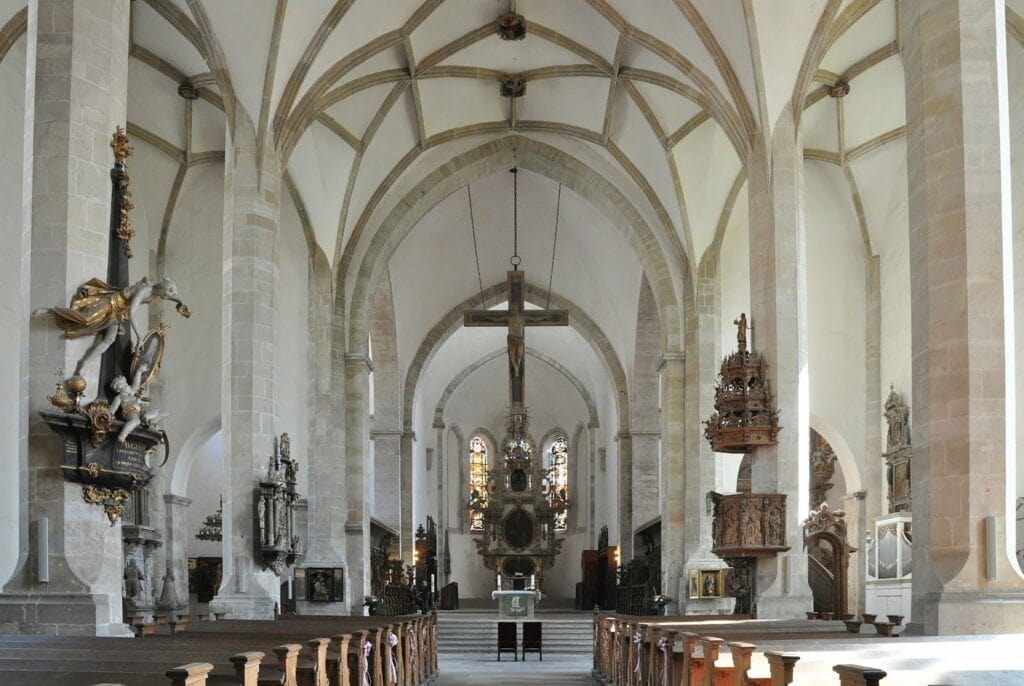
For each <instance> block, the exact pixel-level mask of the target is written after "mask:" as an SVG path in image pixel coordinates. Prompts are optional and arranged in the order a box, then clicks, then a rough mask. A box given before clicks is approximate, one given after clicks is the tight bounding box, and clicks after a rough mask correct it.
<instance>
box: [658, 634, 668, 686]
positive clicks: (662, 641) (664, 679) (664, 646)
mask: <svg viewBox="0 0 1024 686" xmlns="http://www.w3.org/2000/svg"><path fill="white" fill-rule="evenodd" d="M670 647H671V646H670V645H669V640H668V636H662V637H661V638H659V639H658V650H660V651H661V676H660V683H661V684H663V685H664V684H667V683H668V660H669V649H670Z"/></svg>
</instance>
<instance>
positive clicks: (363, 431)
mask: <svg viewBox="0 0 1024 686" xmlns="http://www.w3.org/2000/svg"><path fill="white" fill-rule="evenodd" d="M372 371H373V365H371V364H370V358H368V357H366V356H365V355H356V354H348V355H345V496H346V498H345V507H346V510H347V515H346V517H345V562H346V567H347V569H346V572H347V576H348V589H347V591H346V594H345V595H346V597H347V598H348V603H349V611H350V612H351V613H352V614H362V599H363V596H365V595H368V594H369V592H370V509H369V506H368V505H369V498H368V496H367V490H368V489H369V488H371V487H372V486H371V484H369V483H367V469H366V467H367V464H366V463H367V448H368V444H369V440H370V433H369V424H370V372H372Z"/></svg>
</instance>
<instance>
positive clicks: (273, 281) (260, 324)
mask: <svg viewBox="0 0 1024 686" xmlns="http://www.w3.org/2000/svg"><path fill="white" fill-rule="evenodd" d="M258 147H259V146H258V145H257V140H256V132H255V129H254V127H253V124H252V121H251V119H250V118H249V117H248V115H247V114H246V113H245V111H244V109H242V107H241V106H240V105H239V106H238V107H237V111H236V115H235V126H234V129H233V130H232V128H231V127H228V130H227V141H226V150H225V159H224V253H223V254H224V276H223V294H222V308H223V309H222V312H223V314H222V321H223V334H222V350H221V360H222V373H221V374H222V375H221V392H222V401H221V418H222V420H221V421H222V427H223V429H222V430H223V434H224V484H225V487H224V540H223V544H222V545H223V558H224V576H223V579H222V582H221V587H220V589H219V590H218V591H217V596H216V597H215V598H214V599H213V601H212V602H211V603H210V609H211V611H213V612H227V613H228V615H229V616H230V617H232V618H234V619H271V618H272V617H273V616H274V606H275V604H277V602H278V599H279V596H280V580H279V579H278V577H277V576H276V575H275V574H274V573H273V572H272V571H270V570H269V569H266V570H265V569H264V568H263V564H262V561H261V560H259V559H258V558H257V554H256V546H255V540H256V537H257V535H256V534H255V533H254V531H253V527H254V519H255V518H254V516H253V498H254V493H253V492H254V489H255V487H256V482H257V480H258V479H259V478H260V477H262V476H265V475H266V472H267V466H268V463H269V460H270V457H271V456H272V455H273V452H274V438H275V435H276V425H275V424H276V420H277V384H276V378H275V374H276V369H275V366H274V357H275V356H274V350H275V347H276V341H275V336H274V331H275V329H276V318H275V313H276V307H277V297H276V296H277V283H278V268H277V239H278V236H277V234H278V223H279V219H280V186H281V171H280V167H279V162H278V159H277V157H276V154H275V152H274V150H273V147H272V146H271V145H270V144H269V142H268V143H267V144H265V145H264V146H263V150H262V154H263V159H262V164H261V163H260V161H259V160H258V158H257V155H258Z"/></svg>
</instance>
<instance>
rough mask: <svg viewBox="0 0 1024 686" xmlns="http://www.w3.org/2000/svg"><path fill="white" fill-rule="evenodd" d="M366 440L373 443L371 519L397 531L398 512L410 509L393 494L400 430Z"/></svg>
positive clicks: (397, 473) (373, 434)
mask: <svg viewBox="0 0 1024 686" xmlns="http://www.w3.org/2000/svg"><path fill="white" fill-rule="evenodd" d="M374 374H375V375H376V372H374ZM370 440H371V441H373V463H374V465H373V492H374V493H375V494H376V500H375V502H374V508H373V516H374V517H375V518H376V519H377V520H378V521H380V522H382V523H384V524H386V525H387V526H389V527H391V528H392V529H394V530H395V531H398V530H399V527H401V518H402V512H403V511H404V510H407V509H410V507H411V503H408V502H407V501H406V500H405V498H404V497H400V494H398V493H396V492H395V484H399V483H401V447H402V446H401V443H402V431H401V430H395V429H393V430H387V429H384V430H376V429H375V430H374V431H371V432H370Z"/></svg>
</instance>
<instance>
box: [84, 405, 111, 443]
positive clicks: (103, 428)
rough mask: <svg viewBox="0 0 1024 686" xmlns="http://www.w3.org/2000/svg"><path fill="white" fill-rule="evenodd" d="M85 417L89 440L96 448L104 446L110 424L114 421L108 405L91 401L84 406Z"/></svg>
mask: <svg viewBox="0 0 1024 686" xmlns="http://www.w3.org/2000/svg"><path fill="white" fill-rule="evenodd" d="M85 416H86V417H88V418H89V429H90V435H89V440H91V441H92V444H93V445H94V446H95V447H97V448H98V447H100V446H102V445H105V444H106V442H107V434H109V433H110V425H111V422H113V420H114V415H113V414H111V412H110V405H109V404H108V403H107V402H106V401H103V400H93V401H92V402H91V403H89V404H88V405H86V406H85Z"/></svg>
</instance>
